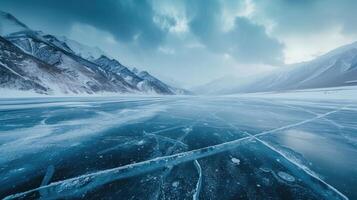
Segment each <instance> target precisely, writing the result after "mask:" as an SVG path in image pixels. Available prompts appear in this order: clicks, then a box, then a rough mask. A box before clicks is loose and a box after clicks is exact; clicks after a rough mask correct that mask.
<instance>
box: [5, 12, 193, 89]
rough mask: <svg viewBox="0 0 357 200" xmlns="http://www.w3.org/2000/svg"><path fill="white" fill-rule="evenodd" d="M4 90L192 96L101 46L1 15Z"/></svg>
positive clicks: (6, 14)
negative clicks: (133, 67) (129, 65)
mask: <svg viewBox="0 0 357 200" xmlns="http://www.w3.org/2000/svg"><path fill="white" fill-rule="evenodd" d="M0 88H6V89H13V90H23V91H34V92H36V93H40V94H47V95H52V94H97V93H104V92H110V93H140V94H165V95H173V94H189V93H190V92H189V91H187V90H184V89H180V88H176V87H172V86H169V85H167V84H165V83H164V82H162V81H160V80H159V79H157V78H155V77H154V76H152V75H151V74H149V73H148V72H146V71H141V72H140V71H138V70H137V69H133V70H130V69H129V68H127V67H126V66H124V65H122V64H121V63H120V62H119V61H117V60H115V59H113V58H111V57H110V56H108V55H107V54H106V53H104V52H103V51H102V50H100V49H99V48H96V47H88V46H86V45H83V44H80V43H79V42H77V41H74V40H71V39H68V38H66V37H58V36H54V35H50V34H45V33H43V32H41V31H34V30H32V29H30V28H29V27H28V26H26V25H25V24H24V23H22V22H20V21H19V20H18V19H16V18H15V17H14V16H12V15H11V14H9V13H5V12H1V11H0Z"/></svg>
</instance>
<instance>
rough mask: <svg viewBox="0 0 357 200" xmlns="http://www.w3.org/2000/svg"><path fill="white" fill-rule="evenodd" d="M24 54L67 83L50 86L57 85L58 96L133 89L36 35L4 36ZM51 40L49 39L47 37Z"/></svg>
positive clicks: (16, 34) (33, 33) (56, 83)
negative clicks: (64, 78) (59, 72)
mask: <svg viewBox="0 0 357 200" xmlns="http://www.w3.org/2000/svg"><path fill="white" fill-rule="evenodd" d="M7 39H8V40H9V41H11V42H12V43H13V44H15V45H17V46H18V47H19V48H20V49H21V50H23V51H24V52H26V53H28V54H30V55H33V56H34V57H36V58H38V59H39V60H41V61H43V62H45V63H47V64H48V65H51V66H52V67H53V68H56V69H58V70H60V71H61V77H66V79H68V80H70V81H69V82H62V81H60V82H53V83H52V84H53V86H60V89H59V90H57V92H60V93H76V94H77V93H88V94H93V93H97V92H130V91H131V90H132V91H135V88H133V87H131V85H129V84H127V83H126V82H125V81H124V80H123V79H122V78H121V77H120V76H116V75H113V76H112V77H111V78H112V79H111V80H108V79H107V76H106V74H105V73H104V72H102V71H101V70H99V69H98V67H97V66H96V65H95V64H93V63H91V62H89V61H86V60H84V59H82V58H80V57H78V56H76V55H74V54H72V53H71V52H67V51H66V50H63V49H61V48H60V47H59V46H55V45H53V44H52V43H50V42H49V41H47V40H46V38H44V37H42V36H41V35H39V34H37V33H36V32H31V31H28V32H18V33H15V34H11V35H9V36H8V37H7ZM50 39H51V40H52V39H53V38H52V37H51V38H50Z"/></svg>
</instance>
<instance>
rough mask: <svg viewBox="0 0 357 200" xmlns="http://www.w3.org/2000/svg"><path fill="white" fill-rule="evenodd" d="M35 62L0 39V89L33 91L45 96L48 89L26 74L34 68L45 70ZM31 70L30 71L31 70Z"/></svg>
mask: <svg viewBox="0 0 357 200" xmlns="http://www.w3.org/2000/svg"><path fill="white" fill-rule="evenodd" d="M46 67H47V66H45V65H43V64H42V63H40V62H37V61H36V60H33V59H31V58H30V57H29V56H27V55H26V54H23V53H22V52H21V51H20V50H19V49H18V48H16V47H15V46H14V45H12V44H11V43H10V42H8V41H6V40H5V39H4V38H2V37H0V87H1V88H9V89H17V90H34V91H36V92H37V93H42V94H46V93H48V92H50V88H48V87H45V86H43V85H42V84H40V83H39V82H40V80H39V79H38V78H37V77H36V76H35V77H34V76H29V75H28V73H27V72H29V71H32V70H35V69H34V68H46ZM31 68H32V69H31Z"/></svg>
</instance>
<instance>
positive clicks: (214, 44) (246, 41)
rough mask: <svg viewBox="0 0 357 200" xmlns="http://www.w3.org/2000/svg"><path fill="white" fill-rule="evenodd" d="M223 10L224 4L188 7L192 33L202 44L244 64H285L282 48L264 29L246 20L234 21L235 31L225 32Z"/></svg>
mask: <svg viewBox="0 0 357 200" xmlns="http://www.w3.org/2000/svg"><path fill="white" fill-rule="evenodd" d="M222 6H223V5H222V2H220V1H216V0H205V1H201V2H200V1H195V3H192V1H191V3H188V9H187V12H188V16H190V17H191V18H192V20H191V21H190V24H189V25H190V28H191V31H192V32H193V33H194V34H195V35H196V36H197V37H198V38H199V39H200V41H201V42H202V43H203V44H205V45H206V46H207V47H208V48H210V49H211V50H212V51H215V52H219V53H225V54H229V55H231V56H233V57H234V58H235V59H236V60H237V61H239V62H243V63H263V64H281V63H282V59H283V45H282V44H281V43H279V42H278V40H276V39H274V38H272V37H270V36H268V35H267V33H266V30H265V27H264V26H261V25H257V24H255V23H253V22H252V21H250V20H249V19H247V18H245V17H235V20H234V25H233V27H232V28H231V29H230V30H228V31H224V30H222V26H223V23H222V12H223V7H222Z"/></svg>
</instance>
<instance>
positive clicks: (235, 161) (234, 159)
mask: <svg viewBox="0 0 357 200" xmlns="http://www.w3.org/2000/svg"><path fill="white" fill-rule="evenodd" d="M231 161H232V162H233V163H234V164H236V165H239V164H240V160H239V159H238V158H232V159H231Z"/></svg>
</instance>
